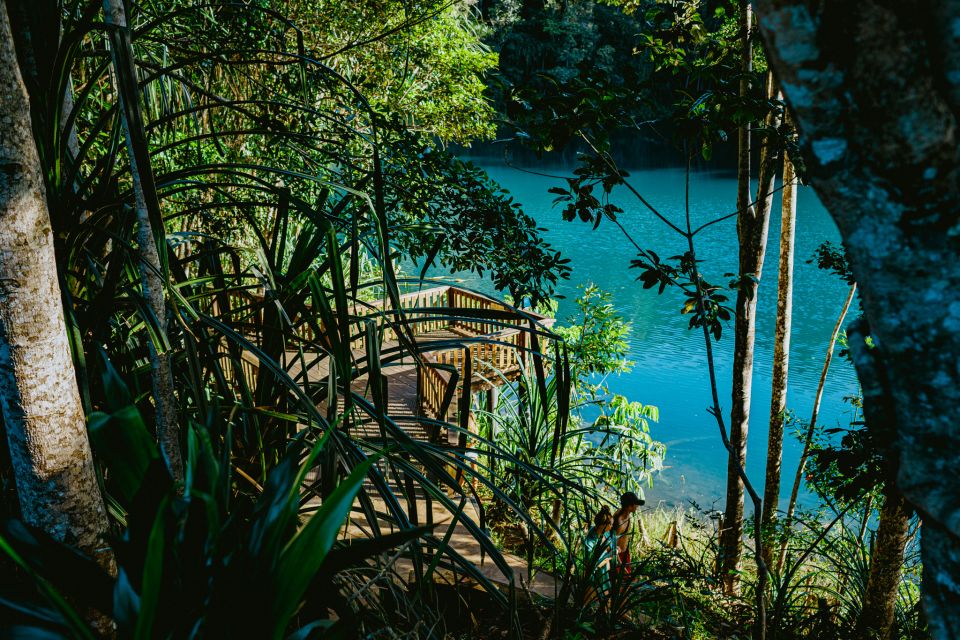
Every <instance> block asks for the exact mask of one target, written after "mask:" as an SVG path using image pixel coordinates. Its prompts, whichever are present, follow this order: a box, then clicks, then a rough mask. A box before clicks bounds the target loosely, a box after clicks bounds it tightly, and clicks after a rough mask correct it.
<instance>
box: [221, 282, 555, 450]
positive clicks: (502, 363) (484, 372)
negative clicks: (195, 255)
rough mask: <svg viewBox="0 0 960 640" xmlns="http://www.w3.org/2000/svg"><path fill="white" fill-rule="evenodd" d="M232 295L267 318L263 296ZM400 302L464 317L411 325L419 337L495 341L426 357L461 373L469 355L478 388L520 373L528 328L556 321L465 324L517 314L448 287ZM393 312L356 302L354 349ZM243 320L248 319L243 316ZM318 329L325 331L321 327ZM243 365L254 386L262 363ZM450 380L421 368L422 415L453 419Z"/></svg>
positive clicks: (234, 304)
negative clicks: (367, 321)
mask: <svg viewBox="0 0 960 640" xmlns="http://www.w3.org/2000/svg"><path fill="white" fill-rule="evenodd" d="M228 296H229V304H230V307H231V309H232V310H237V309H244V308H249V309H250V313H252V314H261V318H262V308H261V305H260V304H258V303H262V302H263V300H264V296H262V295H258V294H256V293H252V292H249V291H246V290H232V291H230V292H229V294H228ZM399 302H400V308H401V309H403V310H415V309H424V308H428V309H443V308H447V309H451V310H455V311H457V312H458V313H456V314H454V315H457V316H460V317H459V318H457V319H452V320H451V319H449V318H444V317H442V316H440V315H439V314H438V317H436V318H430V319H426V320H419V321H415V322H411V323H410V324H409V325H408V326H409V327H410V329H411V332H412V334H413V335H414V336H417V335H421V334H427V333H432V332H435V331H440V330H444V329H451V330H454V331H455V332H458V333H460V334H461V335H464V337H465V338H467V339H470V338H481V337H485V338H489V339H490V340H491V341H492V342H483V341H476V342H470V343H465V344H464V345H463V346H459V347H449V348H445V349H438V350H437V351H432V352H426V353H423V354H422V355H423V357H424V358H425V359H427V360H428V361H429V362H430V363H433V364H436V365H448V366H452V367H456V370H457V371H463V366H464V360H465V358H466V357H467V353H468V352H469V354H470V358H471V360H472V362H473V371H474V376H473V377H474V382H473V386H477V385H479V384H483V380H489V381H491V382H492V383H493V384H496V383H497V382H496V381H497V380H498V378H499V377H500V375H507V376H512V375H516V374H517V373H518V372H519V371H521V370H522V367H523V352H524V351H525V349H526V348H527V344H528V340H527V338H526V335H527V333H528V329H527V327H528V326H531V325H537V326H539V327H540V328H546V329H549V328H550V327H552V326H553V323H554V320H553V318H547V317H546V316H543V315H541V314H539V313H536V312H533V311H530V310H523V311H521V312H520V313H518V314H516V315H515V317H513V318H510V319H482V318H478V319H476V320H465V319H463V317H464V316H469V315H470V314H471V312H472V310H483V311H491V310H492V311H503V312H515V310H514V309H512V308H511V307H509V306H507V305H506V304H505V303H503V302H500V301H498V300H495V299H494V298H491V297H489V296H486V295H483V294H480V293H475V292H473V291H468V290H466V289H461V288H459V287H455V286H449V285H442V286H438V287H431V288H429V289H422V290H419V291H413V292H410V293H405V294H402V295H401V296H400V298H399ZM392 308H393V307H392V306H391V305H390V301H389V300H383V299H381V300H376V301H374V302H368V303H366V302H365V303H353V304H351V305H350V306H349V308H348V314H349V316H350V317H351V336H350V343H351V349H352V350H353V351H363V350H365V349H366V336H367V333H366V330H365V328H364V327H363V326H362V325H363V323H362V322H358V321H359V320H362V319H364V318H367V317H371V316H383V315H384V314H386V313H389V312H390V311H391V310H392ZM240 317H241V318H245V316H244V315H243V314H242V313H241V314H240ZM291 320H292V321H293V322H294V323H295V325H296V324H297V322H298V319H297V318H292V319H291ZM252 324H254V325H259V324H261V323H259V322H253V323H252ZM319 328H320V330H321V331H323V327H322V326H320V327H319ZM531 328H532V327H531ZM296 330H297V334H298V335H299V337H300V338H302V339H303V340H306V341H309V342H314V341H316V339H317V337H318V336H316V335H315V332H314V330H313V326H312V325H311V324H310V323H309V322H305V321H302V320H300V321H299V325H297V326H296ZM381 331H382V339H384V340H396V339H397V335H396V332H395V330H394V328H393V327H392V326H391V325H390V324H389V323H386V324H385V325H383V327H382V329H381ZM244 356H246V354H244ZM242 366H243V375H244V377H245V378H246V379H247V381H248V383H249V384H251V385H253V384H254V381H255V380H256V375H257V370H258V369H259V363H258V362H256V359H255V358H252V357H251V358H247V357H244V358H243V363H242ZM451 377H452V376H451V375H450V373H449V372H447V371H444V370H442V369H440V368H438V367H436V366H429V365H427V366H420V367H417V383H418V384H417V386H418V410H419V411H420V414H421V415H423V416H425V417H429V418H433V419H436V420H439V421H442V422H445V421H447V417H448V416H447V415H441V413H444V414H446V413H448V412H449V407H447V408H446V409H447V411H444V407H443V403H444V400H445V398H446V396H447V394H448V393H449V386H450V383H451ZM462 385H463V381H462V378H461V379H460V380H459V381H458V383H457V386H458V388H459V387H461V386H462ZM434 435H436V434H434Z"/></svg>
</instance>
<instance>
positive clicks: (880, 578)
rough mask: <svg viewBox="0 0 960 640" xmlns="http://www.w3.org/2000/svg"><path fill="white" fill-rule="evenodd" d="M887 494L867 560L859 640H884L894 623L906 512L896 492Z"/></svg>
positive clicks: (907, 521)
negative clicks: (866, 577)
mask: <svg viewBox="0 0 960 640" xmlns="http://www.w3.org/2000/svg"><path fill="white" fill-rule="evenodd" d="M888 493H889V495H887V496H886V498H885V499H884V501H883V508H882V509H880V524H879V527H878V528H877V537H876V539H875V541H874V544H873V553H872V554H871V556H870V578H869V579H868V580H867V592H866V594H865V595H864V600H863V609H861V610H860V617H859V618H858V619H857V637H858V638H863V640H888V639H889V638H890V637H891V633H892V631H893V625H894V622H895V617H894V614H895V612H896V609H895V605H896V603H897V593H898V592H899V590H900V573H901V567H902V565H903V553H904V551H905V550H906V548H907V539H908V537H909V533H910V508H909V507H908V505H907V502H906V500H904V499H903V496H901V495H900V493H899V492H897V490H896V489H891V490H890V491H889V492H888Z"/></svg>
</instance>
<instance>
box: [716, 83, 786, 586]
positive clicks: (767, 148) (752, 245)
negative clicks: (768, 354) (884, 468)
mask: <svg viewBox="0 0 960 640" xmlns="http://www.w3.org/2000/svg"><path fill="white" fill-rule="evenodd" d="M766 94H767V96H768V97H770V98H771V99H772V98H774V97H775V96H776V88H775V85H774V78H773V74H771V73H768V74H767V86H766ZM779 124H780V123H779V115H778V114H776V113H771V114H770V115H769V116H768V117H767V120H766V122H765V126H766V127H767V128H768V129H773V128H776V127H778V126H779ZM741 153H742V151H741ZM779 159H780V153H779V149H778V148H777V146H776V143H771V142H767V143H765V144H764V145H763V146H762V147H761V150H760V169H759V185H758V188H757V199H756V204H755V205H754V206H749V205H748V206H747V207H746V208H745V209H743V208H740V209H739V214H738V216H737V236H738V238H739V244H740V262H739V273H740V283H739V287H738V288H737V308H736V317H735V320H734V347H733V348H734V351H733V398H732V401H733V402H732V408H731V410H730V444H731V445H732V446H733V447H734V449H735V450H736V453H737V457H738V460H735V459H733V458H732V457H731V458H729V459H728V461H727V500H726V510H725V513H724V523H725V524H726V529H725V530H724V535H723V539H722V543H721V554H722V557H723V560H722V563H721V579H722V582H723V587H724V591H725V592H726V593H735V592H736V591H737V589H738V586H739V579H738V577H737V572H738V571H739V568H740V556H741V551H742V549H741V539H742V538H743V481H742V480H741V478H740V473H739V468H740V467H742V468H746V459H747V433H748V430H749V425H750V399H751V396H752V386H753V351H754V345H755V342H756V318H757V293H758V289H759V286H758V285H759V280H760V276H761V273H762V271H763V260H764V256H765V254H766V247H767V235H768V232H769V229H770V210H771V209H772V208H773V191H774V183H775V180H776V171H777V168H778V167H777V165H778V164H779ZM747 174H748V177H749V169H748V170H747ZM738 190H739V189H738ZM748 198H749V196H748ZM738 200H739V198H738Z"/></svg>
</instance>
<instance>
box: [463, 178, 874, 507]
mask: <svg viewBox="0 0 960 640" xmlns="http://www.w3.org/2000/svg"><path fill="white" fill-rule="evenodd" d="M478 164H480V165H481V166H483V167H484V168H485V169H487V171H488V172H489V173H490V175H491V177H493V178H494V179H495V180H496V181H498V182H499V183H500V184H501V185H503V186H504V187H505V188H506V189H507V190H508V191H510V193H511V194H512V195H513V197H514V198H515V199H516V200H517V201H518V202H520V203H521V204H522V205H523V207H524V210H525V211H526V212H527V213H528V214H530V215H531V216H533V217H534V218H536V220H537V221H538V223H539V224H540V225H541V226H542V227H543V228H544V229H546V231H545V236H546V237H547V239H548V240H549V241H550V242H551V243H552V244H553V245H554V247H555V248H556V249H558V250H560V251H561V252H562V253H564V254H565V255H566V256H567V257H568V258H570V259H571V266H572V268H573V274H572V276H571V279H570V280H569V281H566V282H563V283H561V285H560V288H559V293H560V294H562V295H564V296H565V299H564V300H562V301H561V303H560V309H559V313H558V318H559V320H560V321H563V320H566V319H567V318H568V317H569V316H570V315H571V314H573V313H574V304H573V300H574V299H575V298H576V297H577V294H578V290H577V288H578V285H581V284H585V283H591V282H592V283H596V284H597V285H599V286H600V287H601V288H603V289H605V290H606V291H609V292H610V293H611V294H613V302H614V304H615V306H616V308H617V310H618V311H619V312H620V313H621V314H622V315H623V316H624V317H625V318H626V319H627V320H629V321H630V322H631V324H632V327H633V330H632V333H631V338H630V354H629V358H630V360H632V361H634V362H635V366H634V368H633V370H632V371H631V372H630V373H627V374H622V375H620V376H614V377H611V378H610V379H609V380H608V385H609V387H610V389H611V391H613V392H615V393H620V394H623V395H625V396H627V397H628V398H630V399H632V400H638V401H640V402H643V403H646V404H653V405H656V406H657V407H659V408H660V422H659V423H658V424H655V425H653V426H652V431H653V434H654V437H655V438H656V439H658V440H660V441H661V442H664V443H665V444H666V445H667V458H666V461H665V466H666V467H667V468H666V469H665V470H664V471H663V472H662V473H660V474H659V475H658V476H657V477H655V478H654V485H653V487H652V488H651V489H649V490H648V491H647V503H648V504H655V503H656V502H657V501H659V500H663V501H665V502H667V503H688V502H689V501H690V500H694V501H696V502H697V503H698V504H699V505H700V506H701V507H704V508H721V509H722V508H723V500H722V496H723V492H724V482H725V477H726V454H725V452H724V450H723V447H722V445H721V442H720V437H719V434H718V430H717V425H716V422H715V421H714V419H713V418H712V417H711V416H710V415H709V414H708V413H707V407H708V406H709V405H710V389H709V380H708V377H707V363H706V357H705V353H704V345H703V339H702V334H700V333H699V331H697V332H694V331H689V330H688V329H687V318H686V317H683V316H681V315H680V314H679V308H680V296H679V295H678V294H677V292H669V290H668V292H667V293H665V294H664V295H662V296H658V295H657V294H656V292H655V290H653V291H651V290H644V289H643V288H642V287H641V286H640V283H639V282H637V281H636V280H635V277H636V275H637V271H636V270H631V269H629V268H628V267H629V265H630V260H631V259H633V258H634V257H635V251H634V250H633V249H632V247H631V245H630V244H629V242H628V241H627V240H626V238H624V237H623V235H621V233H620V232H619V230H617V229H616V227H615V226H614V225H613V224H610V223H609V221H604V222H603V223H602V224H601V225H600V228H599V229H597V230H593V229H592V226H591V225H589V224H584V223H581V222H564V221H563V220H562V218H561V216H560V210H559V209H558V208H555V207H553V205H552V201H553V197H554V196H553V195H551V194H549V193H547V189H549V188H550V187H551V186H556V185H558V184H559V182H558V181H557V180H556V179H552V178H548V177H544V176H538V175H531V174H529V173H525V172H523V171H520V170H518V169H514V168H510V167H507V166H504V165H503V164H502V163H497V162H496V161H485V162H479V163H478ZM537 170H538V171H545V172H549V173H554V174H557V175H564V174H565V173H566V172H568V171H569V169H567V170H564V169H563V168H560V169H556V168H553V169H549V170H544V169H543V168H541V167H538V168H537ZM630 174H631V177H630V180H631V183H632V184H633V185H634V186H635V187H636V188H637V189H638V191H640V193H641V194H643V195H644V197H645V198H646V199H647V200H648V201H650V202H651V203H652V204H653V205H654V206H655V207H657V208H658V209H659V210H660V212H661V213H663V214H664V215H666V216H667V217H668V218H670V219H671V220H672V221H673V222H674V223H675V224H678V225H680V226H682V224H683V205H684V202H683V193H684V172H683V170H682V169H641V170H636V171H631V172H630ZM614 196H615V198H614V201H615V202H616V204H618V205H619V206H620V207H621V208H623V209H624V213H623V214H621V217H620V219H621V221H622V222H623V224H624V226H625V227H626V228H627V229H628V231H629V232H630V234H631V235H632V236H633V238H634V239H635V240H637V242H638V243H639V244H640V245H641V246H643V247H645V248H649V249H652V250H654V251H656V252H657V253H658V254H660V255H661V256H671V255H676V254H679V253H682V252H684V251H685V250H686V245H685V242H686V241H685V240H684V239H683V238H682V237H681V236H678V235H677V234H676V233H675V232H673V231H672V230H670V229H669V228H668V227H667V226H666V225H664V224H663V223H662V222H660V221H659V220H657V219H656V218H654V217H653V216H652V215H651V214H650V213H649V212H648V211H647V210H646V209H644V208H643V207H642V205H640V203H639V202H638V201H637V200H636V199H635V198H634V196H632V195H631V194H630V193H629V192H627V191H626V190H622V191H615V192H614ZM735 208H736V180H735V177H734V176H733V175H732V174H730V173H719V172H718V173H696V174H694V175H693V177H692V180H691V212H692V217H693V224H694V226H695V227H696V226H698V225H699V224H702V223H705V222H708V221H710V220H712V219H714V218H716V217H718V216H721V215H724V214H727V213H730V212H731V211H733V210H735ZM779 211H780V203H779V197H778V198H777V201H776V202H775V204H774V216H773V218H772V220H771V224H770V241H769V244H768V247H767V259H766V263H765V266H764V274H763V278H762V283H761V286H760V292H759V301H758V312H757V344H756V360H755V363H754V379H753V380H754V382H753V384H754V388H753V402H752V406H751V414H752V419H751V424H750V433H749V443H748V451H747V473H748V474H749V476H750V478H751V480H752V481H753V483H754V486H755V487H757V489H758V491H762V485H763V478H764V466H765V455H766V447H767V433H766V432H767V425H768V422H769V414H770V395H771V392H770V377H771V369H772V362H773V333H774V322H775V316H776V295H777V293H776V288H777V274H776V270H777V253H778V246H779V233H780V224H779ZM697 238H698V239H697V253H698V257H700V258H701V259H702V260H704V263H703V270H704V275H705V277H706V278H707V279H708V280H710V281H713V282H718V283H726V282H728V281H729V279H730V278H728V277H724V274H726V273H733V272H736V271H737V237H736V223H735V221H734V220H729V221H726V222H723V223H720V224H716V225H713V226H711V227H709V228H708V229H707V230H705V231H703V232H702V233H701V234H699V235H698V236H697ZM825 240H830V241H833V242H835V243H838V242H839V233H838V231H837V229H836V227H835V225H834V223H833V221H832V219H831V218H830V216H829V214H828V213H827V212H826V210H825V209H824V208H823V206H822V205H821V204H820V202H819V201H818V200H817V198H816V195H815V194H814V192H813V190H812V189H810V188H802V189H801V191H800V194H799V199H798V206H797V238H796V265H795V272H794V274H795V275H794V277H795V283H794V306H793V331H792V334H791V335H792V338H791V340H792V342H791V350H790V377H789V388H788V397H787V403H788V407H789V408H790V409H791V410H793V411H794V412H796V413H797V415H798V416H800V417H802V418H804V420H808V419H809V417H810V412H811V409H812V407H813V398H814V394H815V393H816V388H817V382H818V380H819V377H820V371H821V368H822V366H823V358H824V354H825V352H826V347H827V342H828V340H829V338H830V332H831V330H832V329H833V325H834V323H835V322H836V318H837V315H838V313H839V311H840V308H841V306H842V305H843V301H844V299H845V296H846V293H847V286H846V284H845V283H844V282H842V281H841V280H840V279H839V278H837V277H835V276H832V275H829V274H827V273H825V272H822V271H820V270H819V269H817V267H816V265H815V264H808V263H807V261H808V260H809V259H810V258H811V257H812V256H813V252H814V250H815V249H816V247H817V246H818V245H820V244H821V243H822V242H824V241H825ZM458 275H459V276H460V277H462V278H463V279H465V280H466V282H465V284H466V285H467V286H470V287H473V288H477V289H481V290H486V291H491V292H492V289H491V287H490V285H489V284H488V283H484V282H480V281H478V280H477V279H476V278H473V277H470V276H468V275H464V274H458ZM714 353H715V356H716V364H717V373H718V376H719V382H720V394H721V395H720V398H721V404H722V406H723V408H724V411H725V412H726V416H725V417H726V418H727V422H729V408H730V393H731V382H730V380H731V367H732V360H733V327H732V324H730V325H728V326H727V327H725V331H724V335H723V337H722V339H721V340H720V342H719V343H715V348H714ZM856 389H857V382H856V377H855V374H854V371H853V367H852V365H850V364H849V363H848V362H846V361H845V360H843V359H837V358H835V359H834V361H833V365H832V368H831V371H830V374H829V376H828V378H827V386H826V390H825V393H824V398H823V402H822V405H821V410H820V419H819V423H820V424H822V425H825V426H828V427H829V426H838V425H840V426H846V425H847V422H848V421H849V419H850V406H849V404H847V403H846V402H844V397H845V396H849V395H852V394H854V393H855V392H856ZM800 450H801V445H800V443H799V442H798V441H797V440H796V439H795V438H791V437H789V436H788V438H787V440H786V443H785V451H784V466H783V469H784V480H783V484H784V485H786V486H785V487H784V490H783V492H784V494H786V495H789V490H790V489H789V485H790V483H792V481H793V475H794V473H795V471H796V465H797V462H798V460H799V457H800ZM786 495H785V496H784V497H783V499H782V502H784V501H785V500H786Z"/></svg>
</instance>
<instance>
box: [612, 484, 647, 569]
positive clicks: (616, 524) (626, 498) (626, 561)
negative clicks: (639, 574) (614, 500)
mask: <svg viewBox="0 0 960 640" xmlns="http://www.w3.org/2000/svg"><path fill="white" fill-rule="evenodd" d="M642 505H643V498H638V497H637V494H635V493H634V492H632V491H627V492H626V493H625V494H623V495H622V496H620V508H619V509H617V511H616V513H614V514H613V534H614V535H615V536H617V556H618V557H617V566H618V567H623V570H625V571H629V565H630V540H629V536H628V535H627V534H628V532H629V531H630V524H631V522H632V520H633V513H634V512H635V511H636V510H637V508H638V507H640V506H642Z"/></svg>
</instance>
